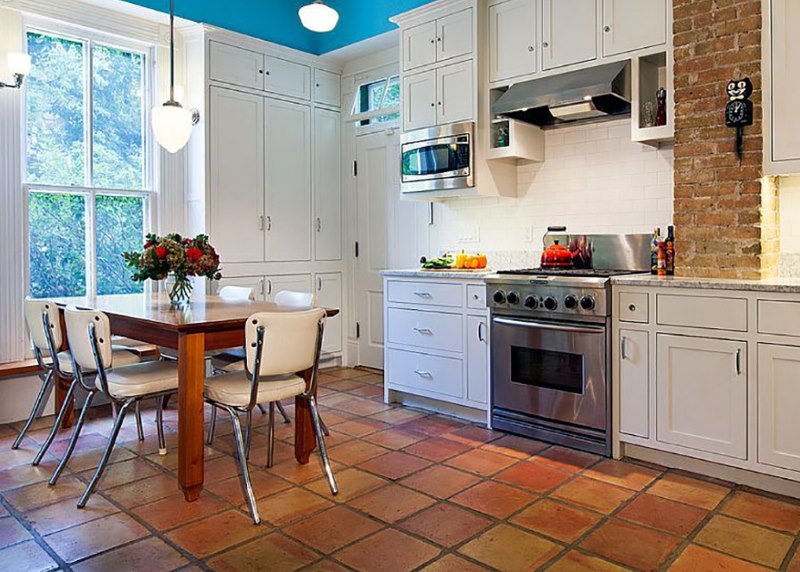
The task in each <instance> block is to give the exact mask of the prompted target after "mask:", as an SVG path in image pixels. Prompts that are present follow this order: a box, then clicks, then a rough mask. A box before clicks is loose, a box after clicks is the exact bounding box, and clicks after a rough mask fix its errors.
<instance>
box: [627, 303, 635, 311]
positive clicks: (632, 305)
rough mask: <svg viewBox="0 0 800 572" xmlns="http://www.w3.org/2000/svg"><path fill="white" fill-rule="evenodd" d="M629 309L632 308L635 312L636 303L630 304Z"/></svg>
mask: <svg viewBox="0 0 800 572" xmlns="http://www.w3.org/2000/svg"><path fill="white" fill-rule="evenodd" d="M628 310H630V311H631V312H635V311H636V304H631V305H629V306H628Z"/></svg>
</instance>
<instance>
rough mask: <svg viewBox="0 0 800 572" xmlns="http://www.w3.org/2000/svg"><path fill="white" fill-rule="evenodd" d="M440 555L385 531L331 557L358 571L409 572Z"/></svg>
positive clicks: (410, 540) (431, 549)
mask: <svg viewBox="0 0 800 572" xmlns="http://www.w3.org/2000/svg"><path fill="white" fill-rule="evenodd" d="M438 554H439V549H438V548H436V547H435V546H433V545H431V544H428V543H426V542H423V541H421V540H417V539H416V538H413V537H411V536H408V535H407V534H403V533H402V532H400V531H397V530H393V529H385V530H382V531H380V532H378V533H377V534H375V535H373V536H370V537H369V538H365V539H364V540H361V541H359V542H357V543H356V544H353V545H351V546H348V547H347V548H344V549H342V550H340V551H339V552H337V553H336V554H334V557H335V558H336V559H337V560H339V561H341V562H343V563H344V564H347V565H348V566H350V567H352V568H355V569H356V570H358V571H359V572H374V571H375V570H381V572H408V571H409V570H414V569H415V568H418V567H419V566H421V565H423V564H425V563H426V562H428V561H429V560H431V559H432V558H434V557H435V556H437V555H438Z"/></svg>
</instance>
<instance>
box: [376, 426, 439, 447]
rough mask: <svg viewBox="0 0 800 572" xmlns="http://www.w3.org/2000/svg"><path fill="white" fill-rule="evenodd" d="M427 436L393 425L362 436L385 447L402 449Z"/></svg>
mask: <svg viewBox="0 0 800 572" xmlns="http://www.w3.org/2000/svg"><path fill="white" fill-rule="evenodd" d="M427 438H428V436H427V435H423V434H422V433H416V432H415V431H406V430H404V429H398V428H395V427H393V428H391V429H387V430H386V431H379V432H378V433H373V434H372V435H367V436H366V437H364V440H365V441H369V442H370V443H375V444H376V445H380V446H382V447H386V448H387V449H402V448H403V447H408V446H409V445H413V444H414V443H417V442H419V441H422V440H424V439H427Z"/></svg>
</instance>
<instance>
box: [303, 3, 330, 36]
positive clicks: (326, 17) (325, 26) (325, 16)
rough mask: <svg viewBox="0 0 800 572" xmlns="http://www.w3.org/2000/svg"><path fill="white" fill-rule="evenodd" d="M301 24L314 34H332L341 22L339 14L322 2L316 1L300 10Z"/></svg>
mask: <svg viewBox="0 0 800 572" xmlns="http://www.w3.org/2000/svg"><path fill="white" fill-rule="evenodd" d="M298 14H299V15H300V22H302V24H303V26H304V27H305V28H308V29H309V30H311V31H312V32H330V31H331V30H333V29H334V28H335V27H336V23H337V22H338V21H339V13H338V12H337V11H336V10H334V9H333V8H331V7H330V6H326V5H325V4H323V3H322V0H314V2H312V3H311V4H307V5H305V6H303V7H302V8H300V10H299V12H298Z"/></svg>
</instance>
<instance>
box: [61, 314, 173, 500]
mask: <svg viewBox="0 0 800 572" xmlns="http://www.w3.org/2000/svg"><path fill="white" fill-rule="evenodd" d="M64 319H65V322H66V325H67V339H68V340H69V346H70V349H71V352H72V361H73V366H74V370H75V377H76V379H77V380H78V381H79V383H80V384H81V386H82V387H83V388H84V389H85V390H86V391H88V392H89V396H88V397H87V403H88V402H90V401H91V399H92V398H93V397H94V395H95V394H96V393H97V392H102V393H103V394H105V395H106V396H107V397H108V398H109V399H110V400H111V402H112V403H113V404H115V405H116V406H117V408H118V413H117V417H116V419H115V420H114V426H113V428H112V429H111V434H110V435H109V438H108V443H107V445H106V448H105V450H104V451H103V456H102V457H101V458H100V463H99V464H98V466H97V470H96V471H95V473H94V475H93V476H92V479H91V480H90V481H89V484H88V485H87V486H86V490H85V491H84V493H83V495H82V496H81V498H80V500H79V501H78V508H83V507H84V506H86V502H87V501H88V500H89V497H90V496H91V494H92V492H93V491H94V489H95V487H97V483H98V482H99V481H100V479H101V477H102V476H103V472H104V471H105V468H106V465H107V464H108V460H109V458H110V457H111V452H112V451H113V449H114V444H115V443H116V440H117V436H118V435H119V431H120V429H121V428H122V422H123V421H124V420H125V414H126V413H127V411H128V408H130V407H131V406H132V405H134V404H136V403H139V402H140V401H142V400H143V399H155V402H156V421H157V422H156V425H157V429H158V452H159V453H160V454H162V455H165V454H166V452H167V449H166V441H165V439H164V425H163V422H162V406H161V405H162V399H161V398H162V397H164V396H165V395H168V394H170V393H174V392H176V391H177V390H178V367H177V365H176V364H175V363H174V362H169V361H163V360H162V361H150V362H142V363H137V364H131V365H126V366H121V367H114V368H113V369H109V368H110V366H112V360H113V354H112V349H111V323H110V322H109V320H108V316H106V315H105V314H104V313H102V312H98V311H95V310H78V309H77V308H74V307H68V308H67V309H66V311H65V313H64ZM85 409H86V405H84V410H82V411H81V417H83V415H84V412H85ZM68 449H69V447H68ZM62 462H63V463H64V464H66V461H65V460H63V459H62Z"/></svg>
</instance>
